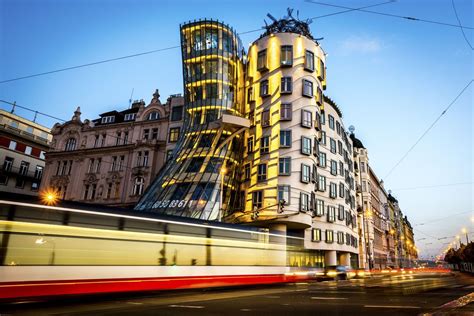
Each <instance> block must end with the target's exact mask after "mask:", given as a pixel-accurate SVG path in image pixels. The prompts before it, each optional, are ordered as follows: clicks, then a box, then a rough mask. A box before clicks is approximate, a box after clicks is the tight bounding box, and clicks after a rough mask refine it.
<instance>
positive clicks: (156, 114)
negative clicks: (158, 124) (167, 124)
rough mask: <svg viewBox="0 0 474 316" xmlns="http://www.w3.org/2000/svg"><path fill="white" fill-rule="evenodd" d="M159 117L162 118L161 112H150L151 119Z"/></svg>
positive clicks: (149, 118) (149, 117)
mask: <svg viewBox="0 0 474 316" xmlns="http://www.w3.org/2000/svg"><path fill="white" fill-rule="evenodd" d="M159 118H160V112H151V113H150V114H148V120H149V121H154V120H158V119H159Z"/></svg>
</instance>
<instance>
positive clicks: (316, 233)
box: [311, 228, 321, 241]
mask: <svg viewBox="0 0 474 316" xmlns="http://www.w3.org/2000/svg"><path fill="white" fill-rule="evenodd" d="M311 240H312V241H321V229H319V228H313V229H312V231H311Z"/></svg>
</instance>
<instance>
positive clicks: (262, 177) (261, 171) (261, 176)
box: [257, 163, 267, 182]
mask: <svg viewBox="0 0 474 316" xmlns="http://www.w3.org/2000/svg"><path fill="white" fill-rule="evenodd" d="M266 180H267V164H266V163H261V164H259V165H258V167H257V181H258V182H261V181H266Z"/></svg>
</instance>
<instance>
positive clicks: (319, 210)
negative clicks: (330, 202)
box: [315, 200, 324, 216]
mask: <svg viewBox="0 0 474 316" xmlns="http://www.w3.org/2000/svg"><path fill="white" fill-rule="evenodd" d="M315 215H316V216H323V215H324V201H323V200H316V213H315Z"/></svg>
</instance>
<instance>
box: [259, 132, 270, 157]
mask: <svg viewBox="0 0 474 316" xmlns="http://www.w3.org/2000/svg"><path fill="white" fill-rule="evenodd" d="M269 152H270V136H263V137H262V138H260V154H268V153H269Z"/></svg>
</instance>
